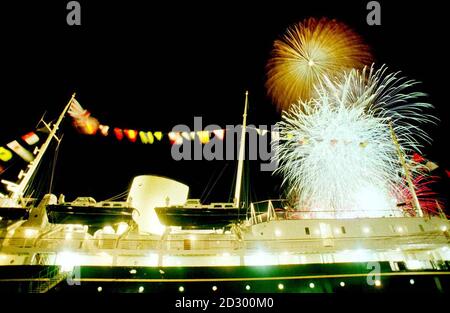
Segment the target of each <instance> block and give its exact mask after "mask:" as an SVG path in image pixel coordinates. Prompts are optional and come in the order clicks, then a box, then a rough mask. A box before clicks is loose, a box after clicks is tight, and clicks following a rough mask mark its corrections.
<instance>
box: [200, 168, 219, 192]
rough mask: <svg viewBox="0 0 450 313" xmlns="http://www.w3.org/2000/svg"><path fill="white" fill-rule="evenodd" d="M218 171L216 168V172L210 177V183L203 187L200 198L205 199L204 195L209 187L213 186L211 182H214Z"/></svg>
mask: <svg viewBox="0 0 450 313" xmlns="http://www.w3.org/2000/svg"><path fill="white" fill-rule="evenodd" d="M216 172H217V169H214V173H213V174H212V175H211V176H210V177H209V180H208V183H207V184H206V187H205V189H203V192H202V195H201V196H200V200H202V199H203V197H204V196H205V193H206V192H207V191H209V189H210V188H211V187H210V186H211V183H212V181H213V179H214V176H215V175H216ZM219 175H220V174H219Z"/></svg>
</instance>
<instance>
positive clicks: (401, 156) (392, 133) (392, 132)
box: [389, 123, 423, 217]
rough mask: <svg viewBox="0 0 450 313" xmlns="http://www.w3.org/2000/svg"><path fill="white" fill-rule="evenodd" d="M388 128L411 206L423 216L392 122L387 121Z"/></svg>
mask: <svg viewBox="0 0 450 313" xmlns="http://www.w3.org/2000/svg"><path fill="white" fill-rule="evenodd" d="M389 128H390V130H391V136H392V141H393V142H394V145H395V147H396V148H397V153H398V157H399V159H400V163H401V164H402V167H403V170H404V171H405V178H406V182H407V183H408V187H409V190H410V192H411V196H412V199H413V206H414V209H415V210H416V212H417V215H418V216H419V217H423V211H422V208H421V206H420V202H419V199H418V198H417V194H416V190H415V188H414V184H413V182H412V179H411V173H410V172H409V168H408V165H407V164H406V161H405V157H404V156H403V152H402V149H401V147H400V144H399V143H398V140H397V136H396V135H395V132H394V128H392V123H389Z"/></svg>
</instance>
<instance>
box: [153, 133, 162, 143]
mask: <svg viewBox="0 0 450 313" xmlns="http://www.w3.org/2000/svg"><path fill="white" fill-rule="evenodd" d="M153 135H154V136H155V138H156V139H158V141H161V139H162V132H154V133H153Z"/></svg>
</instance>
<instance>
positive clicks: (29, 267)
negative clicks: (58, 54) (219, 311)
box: [0, 94, 450, 295]
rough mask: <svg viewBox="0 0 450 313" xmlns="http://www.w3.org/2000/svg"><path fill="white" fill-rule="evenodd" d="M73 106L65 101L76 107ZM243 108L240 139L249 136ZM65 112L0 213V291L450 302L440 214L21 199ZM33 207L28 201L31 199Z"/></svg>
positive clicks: (133, 194)
mask: <svg viewBox="0 0 450 313" xmlns="http://www.w3.org/2000/svg"><path fill="white" fill-rule="evenodd" d="M74 97H75V95H73V96H72V98H71V100H72V99H74ZM247 97H248V94H246V101H245V103H246V105H245V109H244V115H243V117H244V122H243V127H242V131H243V133H244V134H245V127H246V115H247ZM70 103H71V101H69V103H68V104H67V105H66V107H65V108H64V110H63V112H62V113H61V115H60V116H59V118H58V120H57V121H56V122H55V123H54V124H48V128H49V134H48V137H47V140H46V141H45V142H44V143H43V145H42V146H41V147H40V149H38V152H37V155H36V157H35V159H34V161H32V163H30V164H29V166H28V168H27V170H26V171H25V172H24V173H22V174H21V175H20V177H19V182H18V183H11V182H5V183H6V184H7V185H8V186H9V190H10V191H11V193H10V194H9V195H8V196H7V197H4V198H2V199H1V200H2V201H1V202H0V216H1V220H0V290H1V291H2V292H12V291H13V292H17V293H77V292H85V293H123V292H125V293H172V294H179V295H182V294H189V293H199V292H201V293H203V294H205V295H214V294H224V293H226V292H233V293H311V292H313V293H373V292H375V293H376V292H427V293H430V292H435V293H442V292H448V291H450V233H449V229H450V222H449V221H448V219H447V216H446V215H445V214H444V212H443V211H442V210H441V211H440V212H439V214H429V213H427V212H422V211H418V212H416V213H417V214H414V215H411V214H407V212H404V213H402V214H399V213H398V212H400V211H397V212H384V208H380V210H381V212H382V213H380V214H379V215H377V216H372V217H370V216H369V217H367V216H358V215H356V216H352V217H351V218H336V217H332V216H314V215H311V214H310V212H308V211H302V210H298V209H294V208H293V207H292V206H291V205H290V204H289V201H286V200H283V199H270V200H266V201H260V202H252V203H249V204H244V203H243V202H242V201H241V199H240V192H241V188H242V172H243V170H242V169H243V160H244V156H243V153H244V152H243V151H244V149H242V147H244V146H245V135H244V136H242V137H241V142H240V147H241V149H240V150H239V159H238V173H237V174H238V175H237V176H236V179H237V181H236V183H235V194H234V199H233V201H232V202H224V203H212V204H202V203H200V201H198V200H196V199H189V198H188V195H189V186H187V185H185V184H183V183H181V182H178V181H176V180H173V179H170V178H167V177H160V176H154V175H142V176H137V177H135V178H134V179H133V181H132V184H131V187H130V189H129V191H128V195H127V199H126V200H125V201H119V202H114V201H113V202H108V201H106V202H105V201H103V202H97V201H95V199H93V198H90V197H85V196H83V197H81V198H78V199H75V200H74V201H71V202H66V201H65V199H63V198H60V199H58V198H57V197H56V195H53V194H45V195H43V196H42V197H41V198H39V199H38V200H39V201H37V200H36V199H35V200H36V201H31V200H30V198H29V197H27V195H26V192H25V191H26V190H27V188H26V187H27V186H28V185H29V183H30V180H31V178H32V177H35V174H36V173H35V172H36V169H37V168H38V163H39V162H41V160H42V155H43V154H44V153H45V151H46V150H47V147H48V145H49V143H50V142H51V141H52V140H60V138H61V137H58V136H57V133H58V130H59V126H60V123H61V121H62V120H63V119H64V117H65V115H66V113H67V110H68V108H69V106H70ZM35 197H36V195H35Z"/></svg>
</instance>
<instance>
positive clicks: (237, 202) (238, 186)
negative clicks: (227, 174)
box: [233, 90, 248, 208]
mask: <svg viewBox="0 0 450 313" xmlns="http://www.w3.org/2000/svg"><path fill="white" fill-rule="evenodd" d="M247 107H248V90H247V91H246V92H245V105H244V114H243V115H242V117H243V121H242V130H241V142H240V144H239V157H238V161H239V162H238V170H237V175H236V186H235V189H234V199H233V203H234V206H235V207H237V208H239V207H240V201H241V189H242V172H243V168H244V158H245V131H246V128H247Z"/></svg>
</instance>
